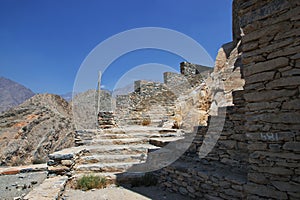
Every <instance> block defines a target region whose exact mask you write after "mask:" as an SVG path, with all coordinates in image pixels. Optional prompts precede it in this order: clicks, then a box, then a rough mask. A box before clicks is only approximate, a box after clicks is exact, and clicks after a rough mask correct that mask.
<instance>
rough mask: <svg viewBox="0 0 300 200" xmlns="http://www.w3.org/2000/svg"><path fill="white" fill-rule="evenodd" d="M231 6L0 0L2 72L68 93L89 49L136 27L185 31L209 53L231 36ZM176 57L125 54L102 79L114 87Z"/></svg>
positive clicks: (152, 0) (169, 0) (191, 0)
mask: <svg viewBox="0 0 300 200" xmlns="http://www.w3.org/2000/svg"><path fill="white" fill-rule="evenodd" d="M231 4H232V1H231V0H209V1H205V0H26V1H24V0H0V76H4V77H7V78H9V79H12V80H14V81H17V82H19V83H21V84H23V85H25V86H26V87H28V88H30V89H32V90H33V91H34V92H36V93H45V92H48V93H56V94H62V93H66V92H70V91H72V88H73V83H74V80H75V77H76V73H77V71H78V69H79V67H80V65H81V63H82V62H83V61H84V59H85V58H86V56H87V55H88V54H89V52H91V51H92V50H93V48H95V47H96V46H97V45H98V44H99V43H100V42H102V41H104V40H105V39H107V38H109V37H111V36H113V35H115V34H118V33H120V32H123V31H126V30H129V29H133V28H140V27H163V28H168V29H173V30H176V31H179V32H181V33H184V34H186V35H187V36H189V37H191V38H193V39H194V40H196V41H197V42H198V43H199V44H201V45H202V46H203V47H204V48H205V49H206V51H207V52H208V53H209V54H210V56H211V57H212V58H213V59H215V57H216V54H217V51H218V49H219V48H220V46H221V45H222V44H224V43H227V42H230V41H231V40H232V34H231ZM181 61H183V59H182V58H180V57H178V56H176V55H173V54H170V53H167V52H162V51H157V50H145V51H137V52H134V53H129V54H127V55H124V56H122V57H120V58H119V59H118V60H116V61H115V62H114V63H113V64H112V65H111V66H110V67H109V68H108V70H107V73H106V74H105V76H104V77H103V84H104V85H106V87H108V88H109V89H111V88H113V87H114V84H115V83H116V82H117V81H118V79H119V78H120V77H122V75H123V74H124V73H125V72H126V71H127V70H130V69H131V68H133V67H135V66H138V65H143V64H146V63H161V64H164V65H168V66H171V67H173V68H175V69H177V70H178V67H179V63H180V62H181ZM95 76H96V75H95ZM95 86H96V83H95Z"/></svg>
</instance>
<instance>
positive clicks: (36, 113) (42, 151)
mask: <svg viewBox="0 0 300 200" xmlns="http://www.w3.org/2000/svg"><path fill="white" fill-rule="evenodd" d="M73 145H74V125H73V120H72V111H71V106H70V104H69V103H68V102H67V101H65V100H64V99H63V98H61V97H60V96H58V95H52V94H38V95H35V96H33V97H32V98H30V99H28V100H27V101H25V102H24V103H22V104H21V105H19V106H17V107H15V108H12V109H10V110H8V111H6V112H4V113H2V114H0V166H1V165H23V164H30V163H41V162H45V161H46V160H47V155H48V154H49V153H52V152H54V151H58V150H61V149H63V148H68V147H71V146H73Z"/></svg>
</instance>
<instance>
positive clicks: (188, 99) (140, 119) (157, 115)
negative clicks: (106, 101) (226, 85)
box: [115, 62, 212, 128]
mask: <svg viewBox="0 0 300 200" xmlns="http://www.w3.org/2000/svg"><path fill="white" fill-rule="evenodd" d="M180 67H181V71H182V74H177V73H172V72H166V73H164V83H158V82H152V81H145V80H139V81H135V83H134V92H133V93H130V94H129V95H117V97H116V109H115V112H116V115H115V116H116V117H117V119H116V121H117V124H119V125H133V124H137V125H151V126H165V125H166V124H168V128H171V127H178V126H179V125H182V123H181V122H182V121H183V119H182V118H183V115H185V114H188V113H187V112H188V111H190V109H192V107H191V106H196V107H197V109H198V111H199V112H200V113H201V116H200V117H199V120H198V121H199V122H200V124H201V122H202V123H204V121H205V123H206V120H207V109H208V106H202V105H199V104H201V102H199V101H198V99H199V98H198V99H196V100H195V97H194V96H195V95H194V94H193V95H191V93H195V91H196V93H197V94H199V95H198V96H201V98H206V97H207V95H208V93H207V92H206V90H205V89H206V88H205V87H203V86H202V85H203V77H202V74H200V73H203V74H206V75H207V74H208V73H209V72H211V70H212V68H208V67H204V66H200V65H195V64H191V63H187V62H184V63H181V65H180ZM207 70H208V72H207ZM204 71H206V72H205V73H204ZM199 86H201V88H199ZM193 90H195V91H194V92H193ZM202 96H203V97H202ZM179 97H180V98H179ZM205 102H206V101H205ZM190 104H191V105H190ZM203 119H204V120H203Z"/></svg>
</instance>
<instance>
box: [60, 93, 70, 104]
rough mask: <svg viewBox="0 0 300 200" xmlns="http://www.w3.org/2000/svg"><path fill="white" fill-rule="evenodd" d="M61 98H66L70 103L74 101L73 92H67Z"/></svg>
mask: <svg viewBox="0 0 300 200" xmlns="http://www.w3.org/2000/svg"><path fill="white" fill-rule="evenodd" d="M59 96H61V97H62V98H64V99H65V100H66V101H67V102H70V101H72V98H73V92H67V93H65V94H60V95H59Z"/></svg>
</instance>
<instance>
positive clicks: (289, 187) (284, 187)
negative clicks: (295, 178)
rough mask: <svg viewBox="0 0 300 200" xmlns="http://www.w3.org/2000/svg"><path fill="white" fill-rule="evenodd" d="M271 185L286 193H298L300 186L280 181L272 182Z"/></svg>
mask: <svg viewBox="0 0 300 200" xmlns="http://www.w3.org/2000/svg"><path fill="white" fill-rule="evenodd" d="M271 183H272V185H274V186H275V187H276V188H277V189H278V190H280V191H287V192H299V188H300V184H299V183H298V184H297V183H291V182H282V181H272V182H271Z"/></svg>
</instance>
